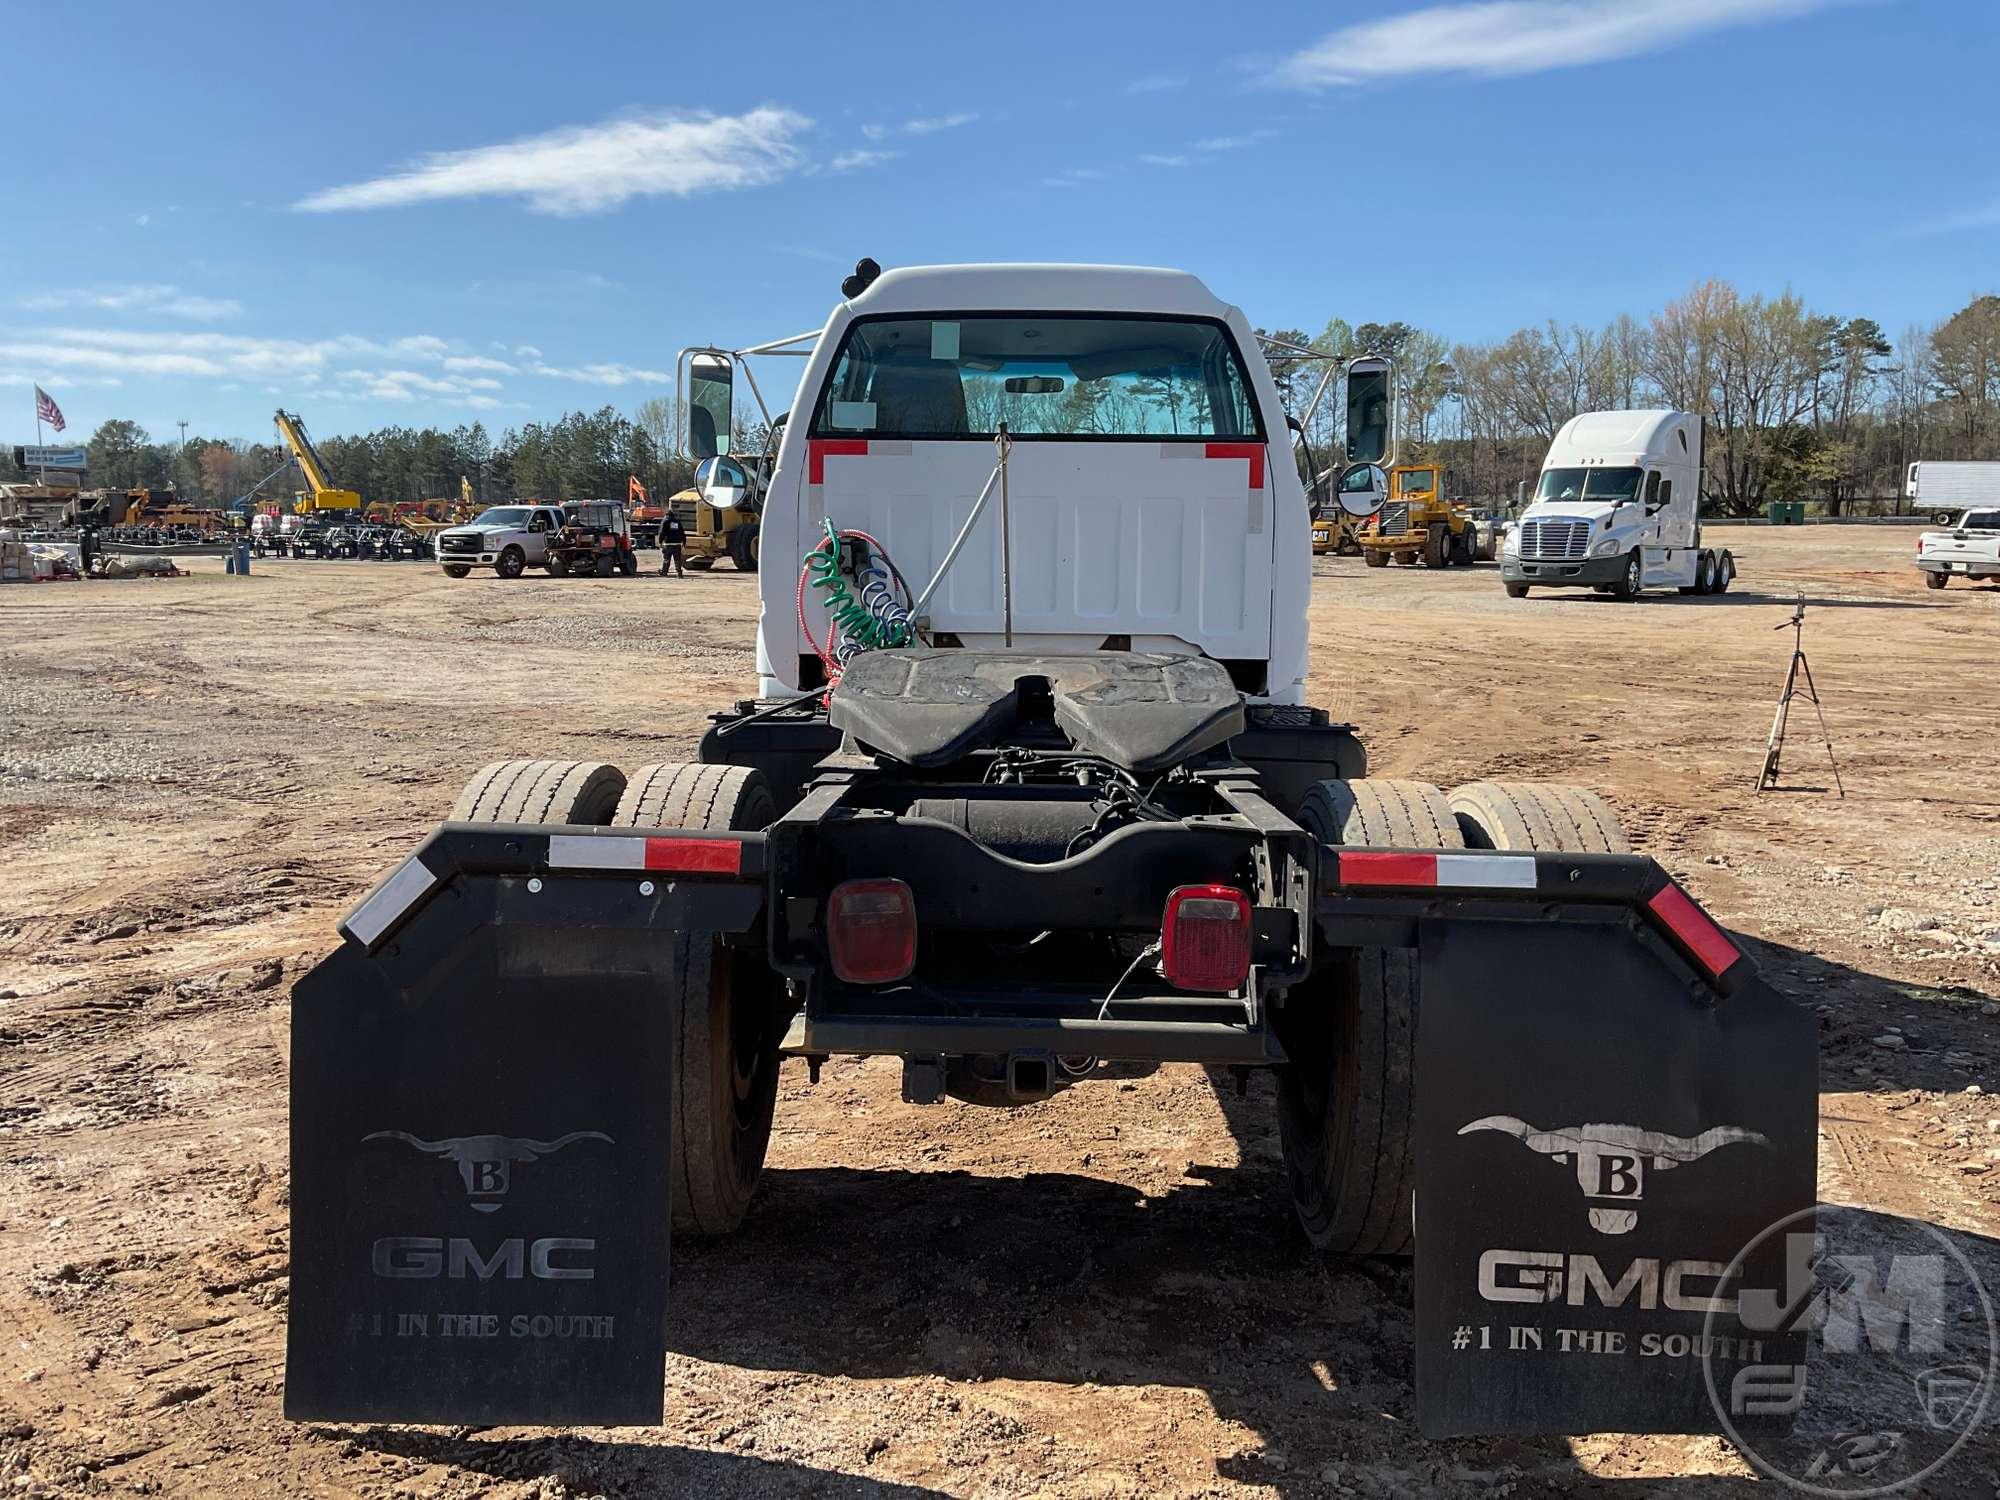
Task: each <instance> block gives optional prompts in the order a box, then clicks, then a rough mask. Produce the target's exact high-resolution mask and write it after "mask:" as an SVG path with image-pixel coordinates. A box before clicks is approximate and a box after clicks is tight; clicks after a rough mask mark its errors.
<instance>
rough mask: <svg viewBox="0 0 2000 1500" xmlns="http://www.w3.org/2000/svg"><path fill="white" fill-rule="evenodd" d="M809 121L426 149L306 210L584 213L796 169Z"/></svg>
mask: <svg viewBox="0 0 2000 1500" xmlns="http://www.w3.org/2000/svg"><path fill="white" fill-rule="evenodd" d="M811 126H812V121H810V120H808V119H807V118H806V117H805V116H803V115H800V114H798V113H796V112H794V111H792V110H789V109H781V108H778V107H775V106H769V105H767V106H764V107H762V108H759V109H753V110H750V111H749V112H748V113H746V114H741V115H712V114H695V115H676V114H658V115H646V116H639V117H634V118H631V119H625V120H612V121H607V122H606V123H604V124H601V125H569V126H564V127H563V128H562V129H560V130H552V131H548V132H547V133H545V134H542V135H533V136H524V137H522V138H521V139H520V140H516V141H507V142H503V143H501V144H500V145H496V146H477V147H474V148H473V149H471V150H469V151H434V152H431V153H430V154H428V155H426V156H423V157H420V158H419V159H418V160H417V161H415V162H413V163H411V164H410V165H409V166H407V167H404V168H403V169H401V170H400V171H396V172H392V173H390V174H389V175H387V176H384V177H375V178H370V179H368V180H367V181H364V182H356V183H349V184H347V185H345V186H342V187H332V188H325V189H322V190H321V191H319V192H317V193H312V194H310V195H308V196H307V197H305V198H302V199H300V200H299V201H298V202H297V203H295V204H294V205H293V207H294V208H298V209H302V210H305V211H306V212H309V213H334V212H338V211H340V210H343V209H370V208H395V207H401V206H403V205H405V204H411V203H429V202H436V201H440V200H444V199H452V198H503V197H504V198H511V197H518V198H525V199H526V200H527V203H528V206H529V207H530V208H531V209H533V210H535V211H536V212H537V213H548V214H586V213H601V212H603V211H604V210H606V209H611V208H616V207H617V206H618V205H619V204H621V203H624V202H625V201H627V200H628V199H630V198H634V197H644V196H651V195H658V194H664V195H666V196H669V197H676V198H684V197H687V196H689V195H690V194H693V193H701V192H716V191H722V190H726V189H731V188H747V187H758V186H761V185H763V184H765V183H769V182H774V181H776V180H777V179H779V178H781V177H784V176H785V175H787V174H788V173H790V172H791V171H793V170H795V169H796V168H797V167H798V166H799V164H800V162H801V160H802V155H801V153H800V151H799V148H798V146H797V145H796V144H794V138H795V137H797V136H798V135H800V134H802V133H803V132H805V131H806V130H809V129H810V128H811Z"/></svg>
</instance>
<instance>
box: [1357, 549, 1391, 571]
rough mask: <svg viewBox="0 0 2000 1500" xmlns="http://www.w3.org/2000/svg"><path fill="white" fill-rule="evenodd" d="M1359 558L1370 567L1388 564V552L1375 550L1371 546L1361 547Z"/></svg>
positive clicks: (1384, 566) (1380, 566)
mask: <svg viewBox="0 0 2000 1500" xmlns="http://www.w3.org/2000/svg"><path fill="white" fill-rule="evenodd" d="M1361 560H1362V561H1363V562H1365V563H1367V564H1368V566H1369V567H1371V568H1386V567H1388V566H1389V554H1388V553H1386V552H1380V551H1377V550H1376V549H1375V548H1373V547H1363V548H1362V549H1361Z"/></svg>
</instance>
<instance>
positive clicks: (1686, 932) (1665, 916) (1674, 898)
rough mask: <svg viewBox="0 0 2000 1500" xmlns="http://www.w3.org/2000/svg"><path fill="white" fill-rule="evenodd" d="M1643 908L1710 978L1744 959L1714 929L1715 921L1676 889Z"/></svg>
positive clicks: (1662, 893)
mask: <svg viewBox="0 0 2000 1500" xmlns="http://www.w3.org/2000/svg"><path fill="white" fill-rule="evenodd" d="M1646 905H1647V907H1648V908H1649V909H1650V910H1651V911H1652V913H1653V915H1654V916H1656V917H1658V918H1659V919H1660V920H1661V921H1662V922H1664V923H1665V924H1666V926H1667V930H1668V931H1669V932H1671V933H1672V934H1673V935H1674V936H1675V937H1677V938H1679V939H1680V940H1681V942H1682V943H1684V944H1685V945H1686V946H1687V950H1688V952H1690V953H1692V954H1693V955H1694V956H1695V960H1696V962H1698V963H1699V964H1700V965H1701V966H1702V967H1703V968H1704V969H1706V970H1708V972H1709V976H1710V977H1711V978H1714V979H1720V978H1721V977H1722V976H1723V974H1724V973H1725V972H1727V970H1728V968H1729V966H1730V965H1731V964H1733V963H1735V962H1736V960H1737V959H1739V958H1741V957H1742V956H1743V951H1742V950H1741V949H1740V948H1738V947H1737V946H1736V945H1735V944H1734V943H1732V942H1730V941H1729V939H1728V937H1726V936H1725V935H1724V934H1723V931H1722V929H1721V928H1720V927H1718V926H1716V925H1715V919H1714V918H1713V917H1711V916H1709V914H1708V913H1707V912H1705V911H1703V910H1702V909H1701V908H1700V907H1699V906H1696V905H1695V904H1694V902H1693V901H1692V900H1690V899H1689V897H1688V893H1687V892H1686V891H1684V890H1682V889H1681V888H1680V887H1679V886H1677V885H1668V886H1663V887H1662V888H1661V889H1660V890H1659V891H1658V892H1657V893H1656V894H1655V895H1654V896H1653V899H1652V900H1650V901H1648V902H1647V903H1646Z"/></svg>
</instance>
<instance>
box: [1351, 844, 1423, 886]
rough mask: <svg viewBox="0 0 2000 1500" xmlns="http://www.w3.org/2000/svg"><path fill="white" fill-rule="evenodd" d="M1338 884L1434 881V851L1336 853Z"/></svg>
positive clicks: (1388, 883) (1390, 883)
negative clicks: (1414, 852)
mask: <svg viewBox="0 0 2000 1500" xmlns="http://www.w3.org/2000/svg"><path fill="white" fill-rule="evenodd" d="M1340 883H1341V884H1342V885H1423V886H1433V885H1436V884H1437V883H1438V861H1437V856H1436V855H1435V854H1365V853H1360V852H1351V851H1349V850H1345V849H1343V850H1342V851H1341V853H1340Z"/></svg>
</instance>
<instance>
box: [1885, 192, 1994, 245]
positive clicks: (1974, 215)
mask: <svg viewBox="0 0 2000 1500" xmlns="http://www.w3.org/2000/svg"><path fill="white" fill-rule="evenodd" d="M1996 224H2000V198H1995V199H1994V200H1993V201H1992V202H1990V203H1982V204H1975V205H1973V206H1972V207H1971V208H1964V209H1960V210H1958V211H1957V212H1956V213H1949V214H1940V215H1938V216H1937V217H1936V218H1930V219H1919V220H1917V221H1916V222H1915V223H1914V224H1911V225H1909V226H1908V227H1907V228H1905V229H1902V230H1900V231H1899V232H1898V235H1897V238H1899V239H1909V238H1923V237H1927V236H1930V235H1936V234H1958V233H1960V232H1962V231H1964V230H1967V229H1990V228H1992V227H1993V226H1994V225H1996Z"/></svg>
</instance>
